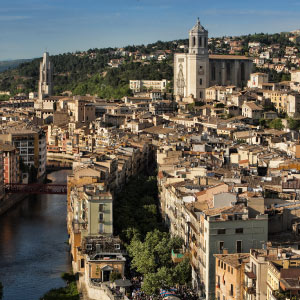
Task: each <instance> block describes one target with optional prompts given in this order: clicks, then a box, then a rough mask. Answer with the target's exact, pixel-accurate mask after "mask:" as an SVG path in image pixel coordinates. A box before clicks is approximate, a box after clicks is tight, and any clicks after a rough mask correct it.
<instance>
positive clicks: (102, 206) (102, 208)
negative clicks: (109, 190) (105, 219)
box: [99, 203, 104, 212]
mask: <svg viewBox="0 0 300 300" xmlns="http://www.w3.org/2000/svg"><path fill="white" fill-rule="evenodd" d="M99 211H102V212H103V211H104V204H103V203H101V204H99Z"/></svg>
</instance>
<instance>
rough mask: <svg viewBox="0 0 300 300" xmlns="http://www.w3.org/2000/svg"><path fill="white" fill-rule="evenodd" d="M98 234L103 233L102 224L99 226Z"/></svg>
mask: <svg viewBox="0 0 300 300" xmlns="http://www.w3.org/2000/svg"><path fill="white" fill-rule="evenodd" d="M99 233H104V224H103V223H100V224H99Z"/></svg>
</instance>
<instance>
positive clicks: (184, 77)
mask: <svg viewBox="0 0 300 300" xmlns="http://www.w3.org/2000/svg"><path fill="white" fill-rule="evenodd" d="M208 74H209V57H208V32H207V30H205V29H204V27H203V26H202V25H201V24H200V21H199V18H198V20H197V23H196V25H195V26H194V27H193V28H192V29H191V30H190V32H189V52H188V53H176V54H175V55H174V94H175V95H179V96H182V97H188V96H190V95H193V97H194V98H195V99H197V100H198V101H201V100H204V98H205V89H206V88H207V87H209V77H208Z"/></svg>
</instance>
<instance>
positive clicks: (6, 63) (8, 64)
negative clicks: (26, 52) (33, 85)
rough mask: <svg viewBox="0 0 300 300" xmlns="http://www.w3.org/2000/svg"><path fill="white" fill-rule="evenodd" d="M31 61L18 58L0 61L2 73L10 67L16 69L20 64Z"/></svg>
mask: <svg viewBox="0 0 300 300" xmlns="http://www.w3.org/2000/svg"><path fill="white" fill-rule="evenodd" d="M29 61H31V59H16V60H7V61H0V73H1V72H4V71H6V70H8V69H14V68H16V67H18V66H19V65H20V64H22V63H24V62H29Z"/></svg>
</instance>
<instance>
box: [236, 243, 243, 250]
mask: <svg viewBox="0 0 300 300" xmlns="http://www.w3.org/2000/svg"><path fill="white" fill-rule="evenodd" d="M236 252H237V253H242V241H236Z"/></svg>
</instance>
